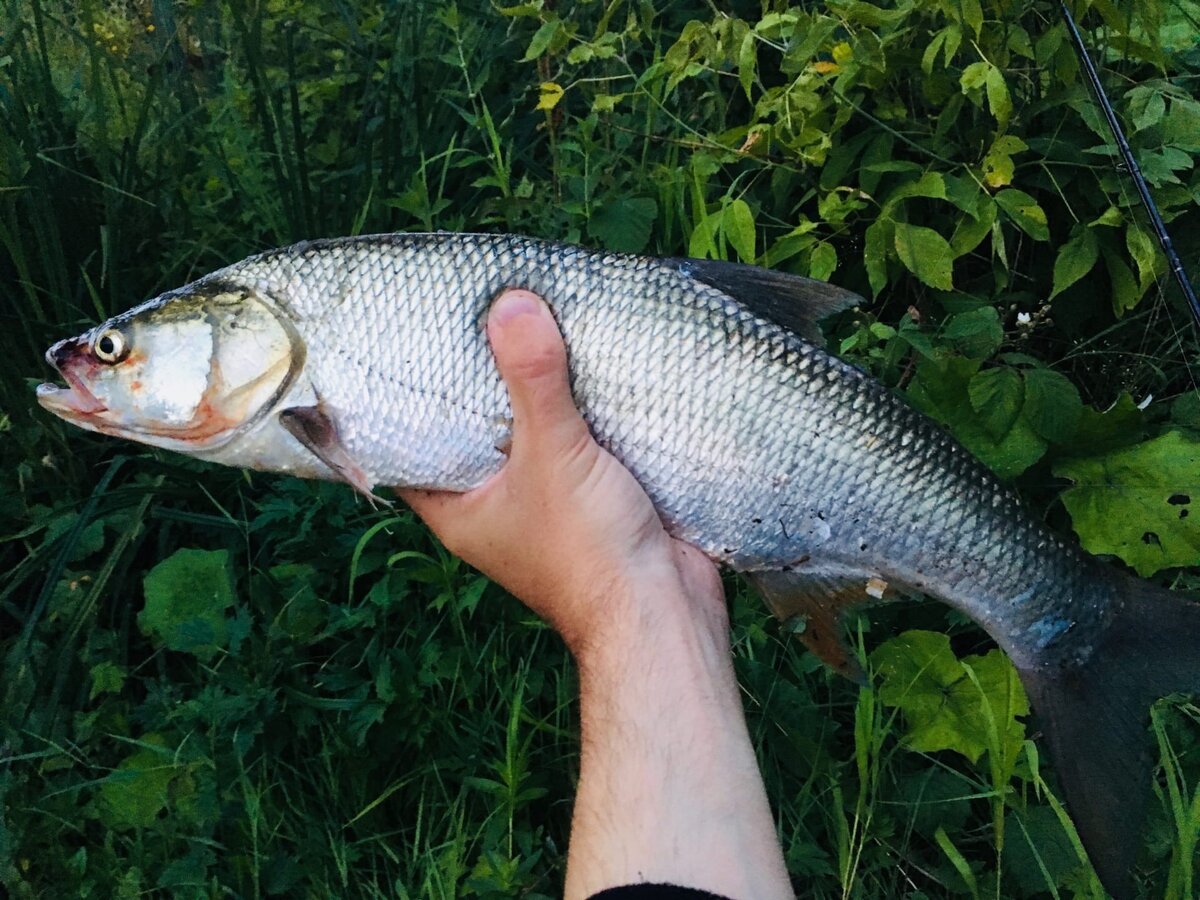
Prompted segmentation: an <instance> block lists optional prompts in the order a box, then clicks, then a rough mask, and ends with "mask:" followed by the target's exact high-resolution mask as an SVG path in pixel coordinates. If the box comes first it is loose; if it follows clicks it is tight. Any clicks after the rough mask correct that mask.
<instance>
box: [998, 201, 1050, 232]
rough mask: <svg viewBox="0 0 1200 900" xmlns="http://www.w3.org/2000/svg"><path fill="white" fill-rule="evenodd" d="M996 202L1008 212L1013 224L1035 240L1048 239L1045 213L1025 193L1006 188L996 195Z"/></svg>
mask: <svg viewBox="0 0 1200 900" xmlns="http://www.w3.org/2000/svg"><path fill="white" fill-rule="evenodd" d="M996 203H998V204H999V205H1000V208H1001V209H1002V210H1004V211H1005V212H1006V213H1008V216H1009V218H1010V219H1012V221H1013V224H1015V225H1016V226H1017V227H1018V228H1020V229H1021V230H1022V231H1024V232H1025V233H1026V234H1027V235H1029V236H1030V237H1031V238H1033V239H1034V240H1035V241H1048V240H1050V229H1049V227H1048V226H1047V224H1046V213H1045V211H1044V210H1043V209H1042V208H1041V207H1040V206H1038V204H1037V201H1035V200H1034V199H1033V198H1032V197H1030V196H1029V195H1028V194H1027V193H1025V192H1024V191H1018V190H1017V189H1016V188H1006V189H1004V190H1003V191H1001V192H1000V193H998V194H997V195H996Z"/></svg>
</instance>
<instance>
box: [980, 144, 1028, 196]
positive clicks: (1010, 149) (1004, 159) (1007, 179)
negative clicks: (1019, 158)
mask: <svg viewBox="0 0 1200 900" xmlns="http://www.w3.org/2000/svg"><path fill="white" fill-rule="evenodd" d="M1028 149H1029V145H1028V144H1026V143H1025V142H1024V141H1023V140H1021V139H1020V138H1019V137H1017V136H1016V135H1012V134H1002V135H1000V136H999V137H998V138H996V140H995V141H993V142H992V146H991V148H990V149H989V150H988V152H987V154H986V155H985V156H984V157H983V180H984V181H985V182H987V184H988V186H989V187H994V188H995V187H1003V186H1004V185H1006V184H1011V183H1012V178H1013V172H1014V171H1015V170H1014V167H1013V161H1012V158H1013V156H1014V155H1016V154H1017V153H1021V152H1023V151H1025V150H1028Z"/></svg>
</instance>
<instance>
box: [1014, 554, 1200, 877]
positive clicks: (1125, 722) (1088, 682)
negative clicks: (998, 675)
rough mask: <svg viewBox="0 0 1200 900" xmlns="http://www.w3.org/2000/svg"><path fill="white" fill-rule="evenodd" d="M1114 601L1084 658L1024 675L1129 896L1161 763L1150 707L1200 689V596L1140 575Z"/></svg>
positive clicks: (1048, 741)
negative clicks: (1156, 765)
mask: <svg viewBox="0 0 1200 900" xmlns="http://www.w3.org/2000/svg"><path fill="white" fill-rule="evenodd" d="M1115 600H1116V602H1115V603H1114V609H1115V614H1114V615H1113V618H1112V621H1111V624H1110V626H1109V627H1108V628H1107V629H1106V631H1105V632H1104V636H1103V638H1102V639H1101V641H1100V642H1099V645H1098V646H1097V647H1096V648H1095V649H1094V650H1093V651H1092V653H1091V654H1090V655H1089V656H1088V658H1087V659H1086V660H1085V661H1084V662H1083V663H1081V664H1078V665H1073V666H1069V667H1063V666H1042V667H1032V668H1028V669H1020V674H1021V680H1022V682H1023V683H1024V685H1025V689H1026V691H1027V692H1028V693H1029V697H1030V700H1031V702H1032V704H1033V709H1034V712H1035V714H1036V715H1037V721H1038V725H1039V727H1040V728H1041V730H1042V732H1043V734H1044V735H1045V740H1044V741H1043V744H1044V746H1046V747H1047V748H1048V750H1049V755H1050V761H1051V764H1052V765H1053V768H1054V771H1055V773H1056V774H1057V776H1058V780H1059V783H1060V784H1061V786H1062V792H1063V799H1064V801H1065V803H1066V806H1067V810H1068V812H1069V813H1070V814H1071V818H1072V820H1073V821H1074V823H1075V828H1076V830H1077V831H1078V833H1079V838H1080V840H1081V841H1082V842H1083V846H1084V848H1085V849H1086V850H1087V852H1088V856H1089V857H1090V858H1091V860H1092V864H1093V865H1094V866H1095V868H1096V874H1097V875H1098V876H1099V877H1100V881H1101V883H1102V884H1103V885H1104V887H1105V888H1106V889H1107V890H1108V892H1109V893H1110V894H1112V896H1113V897H1115V898H1117V900H1125V898H1128V897H1133V896H1134V879H1133V865H1134V861H1135V858H1136V856H1137V852H1138V849H1139V848H1140V847H1141V846H1142V844H1143V840H1142V836H1143V833H1142V830H1141V828H1142V821H1143V818H1144V816H1145V812H1146V801H1147V799H1148V795H1149V793H1150V791H1149V786H1150V776H1151V773H1152V771H1153V762H1154V761H1153V758H1152V757H1151V754H1150V746H1151V742H1150V739H1149V736H1148V735H1147V733H1146V723H1147V719H1148V718H1149V708H1150V705H1151V704H1152V703H1153V702H1154V701H1155V700H1156V699H1158V698H1159V697H1162V696H1165V695H1166V694H1170V693H1173V692H1176V691H1180V692H1195V693H1198V694H1200V603H1194V602H1191V601H1189V600H1186V599H1184V598H1183V597H1182V596H1181V595H1179V594H1177V593H1174V592H1172V591H1168V590H1165V589H1163V588H1160V587H1157V586H1154V585H1151V584H1148V583H1146V582H1144V581H1138V580H1135V579H1132V578H1129V579H1124V578H1123V579H1121V580H1120V581H1119V582H1118V583H1117V584H1116V586H1115Z"/></svg>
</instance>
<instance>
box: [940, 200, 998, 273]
mask: <svg viewBox="0 0 1200 900" xmlns="http://www.w3.org/2000/svg"><path fill="white" fill-rule="evenodd" d="M995 221H996V201H994V200H993V199H992V198H991V197H987V196H984V197H982V198H981V199H980V201H979V206H978V209H977V211H976V215H975V217H971V216H963V217H962V218H961V219H959V220H958V225H957V226H956V227H955V229H954V234H953V235H952V236H951V238H950V248H951V249H952V250H953V251H954V256H955V258H957V257H960V256H964V255H965V254H967V253H970V252H971V251H972V250H974V249H975V248H976V247H978V246H979V245H980V244H981V243H982V242H983V239H984V238H985V237H987V236H988V232H990V231H991V230H992V225H993V224H994V223H995Z"/></svg>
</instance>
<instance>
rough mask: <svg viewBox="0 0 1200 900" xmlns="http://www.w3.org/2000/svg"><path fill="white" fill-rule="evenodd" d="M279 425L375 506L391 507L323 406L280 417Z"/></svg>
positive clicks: (299, 408)
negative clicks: (351, 451)
mask: <svg viewBox="0 0 1200 900" xmlns="http://www.w3.org/2000/svg"><path fill="white" fill-rule="evenodd" d="M279 424H280V425H282V426H283V427H284V428H286V429H287V430H288V433H289V434H291V436H292V437H294V438H295V439H296V440H298V441H299V442H300V443H302V444H303V445H304V446H305V447H307V448H308V449H309V450H311V451H312V454H313V455H314V456H315V457H316V458H317V459H319V460H320V461H321V462H323V463H325V465H327V466H329V468H330V469H332V470H333V471H334V472H336V473H337V474H338V475H339V476H340V477H341V479H342V480H343V481H344V482H346V484H348V485H350V486H351V487H352V488H354V489H355V490H356V491H358V492H359V493H360V494H362V495H363V496H364V497H366V498H367V499H368V500H370V501H371V503H372V504H375V503H382V504H383V505H384V506H391V503H389V502H388V501H387V500H385V499H383V498H382V497H376V496H375V494H374V493H373V492H372V489H373V488H374V485H373V484H372V483H371V479H370V478H369V477H367V473H366V472H364V471H363V468H362V466H360V465H359V464H358V463H356V462H355V461H354V459H353V458H352V457H351V456H350V454H349V453H347V452H346V448H345V447H343V446H342V443H341V441H340V440H339V438H338V432H337V426H336V425H334V424H333V420H332V419H331V418H329V416H328V415H326V413H325V411H324V410H323V409H321V407H320V406H293V407H289V408H288V409H285V410H283V411H282V412H280V413H279Z"/></svg>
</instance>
